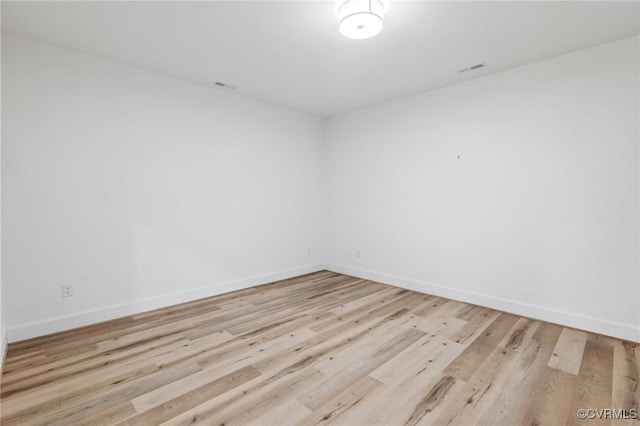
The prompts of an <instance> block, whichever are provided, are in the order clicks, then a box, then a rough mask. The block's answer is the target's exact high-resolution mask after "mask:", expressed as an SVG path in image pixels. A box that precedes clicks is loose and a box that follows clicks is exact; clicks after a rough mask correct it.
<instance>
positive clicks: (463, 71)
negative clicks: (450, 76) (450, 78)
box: [458, 62, 487, 73]
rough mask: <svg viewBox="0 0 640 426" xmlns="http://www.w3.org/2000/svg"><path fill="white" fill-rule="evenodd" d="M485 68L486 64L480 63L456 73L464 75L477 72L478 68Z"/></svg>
mask: <svg viewBox="0 0 640 426" xmlns="http://www.w3.org/2000/svg"><path fill="white" fill-rule="evenodd" d="M486 66H487V63H486V62H480V63H478V64H475V65H471V66H470V67H466V68H462V69H459V70H458V72H459V73H465V72H469V71H475V70H479V69H480V68H485V67H486Z"/></svg>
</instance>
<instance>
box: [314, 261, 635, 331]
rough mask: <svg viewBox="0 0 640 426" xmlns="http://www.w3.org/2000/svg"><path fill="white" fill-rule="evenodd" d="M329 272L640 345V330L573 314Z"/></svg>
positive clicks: (377, 276) (364, 274)
mask: <svg viewBox="0 0 640 426" xmlns="http://www.w3.org/2000/svg"><path fill="white" fill-rule="evenodd" d="M325 269H327V270H329V271H332V272H337V273H340V274H345V275H351V276H354V277H356V278H363V279H367V280H371V281H377V282H380V283H383V284H389V285H393V286H397V287H402V288H406V289H409V290H415V291H418V292H421V293H427V294H431V295H434V296H440V297H445V298H447V299H453V300H459V301H461V302H467V303H471V304H474V305H480V306H485V307H487V308H492V309H497V310H499V311H503V312H509V313H513V314H516V315H520V316H524V317H528V318H533V319H538V320H542V321H547V322H552V323H556V324H560V325H564V326H567V327H572V328H577V329H580V330H585V331H591V332H594V333H598V334H604V335H607V336H612V337H617V338H620V339H624V340H629V341H632V342H640V329H638V328H636V327H633V326H631V325H627V324H620V323H614V322H610V321H605V320H602V319H599V318H593V317H587V316H583V315H579V314H572V313H569V312H563V311H558V310H555V309H549V308H545V307H542V306H536V305H530V304H527V303H522V302H516V301H513V300H508V299H502V298H500V297H494V296H487V295H484V294H479V293H473V292H469V291H465V290H459V289H454V288H449V287H443V286H440V285H437V284H433V283H429V282H424V281H418V280H413V279H410V278H402V277H397V276H394V275H389V274H384V273H381V272H374V271H368V270H363V269H357V268H352V267H350V266H344V265H336V264H327V265H325Z"/></svg>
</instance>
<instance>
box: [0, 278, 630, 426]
mask: <svg viewBox="0 0 640 426" xmlns="http://www.w3.org/2000/svg"><path fill="white" fill-rule="evenodd" d="M639 382H640V348H639V347H638V345H636V344H633V343H630V342H625V341H621V340H616V339H612V338H608V337H604V336H598V335H594V334H590V333H586V332H583V331H578V330H574V329H569V328H563V327H561V326H558V325H553V324H548V323H544V322H540V321H535V320H532V319H528V318H521V317H518V316H515V315H510V314H506V313H501V312H497V311H494V310H491V309H487V308H482V307H479V306H473V305H468V304H465V303H460V302H455V301H452V300H446V299H442V298H438V297H434V296H428V295H424V294H420V293H416V292H412V291H408V290H403V289H399V288H395V287H391V286H386V285H382V284H379V283H374V282H370V281H365V280H361V279H356V278H352V277H348V276H344V275H339V274H336V273H332V272H327V271H323V272H318V273H314V274H310V275H305V276H302V277H297V278H293V279H289V280H284V281H280V282H276V283H272V284H268V285H264V286H260V287H254V288H250V289H246V290H241V291H237V292H234V293H228V294H224V295H220V296H215V297H211V298H207V299H202V300H198V301H194V302H191V303H185V304H182V305H177V306H173V307H170V308H165V309H160V310H156V311H152V312H147V313H144V314H140V315H134V316H130V317H126V318H121V319H117V320H114V321H109V322H105V323H101V324H96V325H93V326H89V327H84V328H79V329H75V330H71V331H67V332H63V333H58V334H54V335H50V336H44V337H41V338H36V339H31V340H27V341H23V342H17V343H13V344H11V345H10V346H9V351H8V355H7V359H6V363H5V369H4V374H3V376H2V386H1V392H0V393H1V395H0V412H1V414H0V419H1V422H2V425H18V424H19V425H25V424H28V425H45V424H46V425H83V424H92V425H93V424H104V425H116V424H117V425H160V424H162V425H186V424H194V423H201V424H207V425H225V426H231V425H274V426H275V425H287V424H300V425H373V424H381V425H472V424H482V425H520V424H522V425H564V424H570V425H574V424H584V425H601V424H625V425H626V424H629V425H638V424H640V421H638V420H629V419H627V420H615V419H612V417H614V416H612V415H610V416H609V419H606V420H598V419H594V420H590V419H585V420H582V419H580V418H579V417H578V416H577V415H576V413H577V410H578V409H580V408H587V409H588V408H591V409H615V410H619V409H624V410H627V411H626V414H627V416H630V415H631V414H632V413H633V412H634V410H635V412H639V411H640V402H639V399H640V390H639ZM616 413H617V415H618V416H620V415H621V414H624V413H622V412H614V414H616Z"/></svg>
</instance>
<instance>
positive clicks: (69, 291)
mask: <svg viewBox="0 0 640 426" xmlns="http://www.w3.org/2000/svg"><path fill="white" fill-rule="evenodd" d="M69 296H73V286H72V285H63V286H62V297H69Z"/></svg>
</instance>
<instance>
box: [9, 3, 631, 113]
mask: <svg viewBox="0 0 640 426" xmlns="http://www.w3.org/2000/svg"><path fill="white" fill-rule="evenodd" d="M639 11H640V3H638V2H635V1H633V2H613V1H604V2H593V1H585V2H557V1H556V2H486V1H479V2H459V1H450V2H415V1H414V2H402V1H394V0H391V1H390V6H389V10H388V13H387V16H386V21H385V28H384V29H383V30H382V32H381V33H380V34H379V35H378V36H376V37H374V38H371V39H367V40H350V39H346V38H344V37H342V36H341V35H340V34H339V33H338V30H337V22H336V15H335V11H334V5H333V3H332V2H327V1H321V2H309V1H304V2H269V1H256V2H238V1H229V2H220V1H215V2H164V1H161V2H155V1H147V2H53V1H45V2H6V1H3V2H2V30H3V31H7V32H9V33H13V34H17V35H21V36H25V37H29V38H32V39H36V40H41V41H46V42H49V43H52V44H57V45H61V46H66V47H69V48H72V49H75V50H78V51H81V52H85V53H88V54H91V55H95V56H100V57H104V58H108V59H112V60H115V61H118V62H122V63H126V64H130V65H133V66H137V67H140V68H144V69H147V70H152V71H156V72H160V73H163V74H167V75H171V76H175V77H178V78H181V79H183V80H187V81H191V82H194V83H197V84H201V85H204V86H209V87H212V84H213V83H214V82H215V81H221V82H225V83H228V84H232V85H236V86H238V88H237V90H236V91H235V92H236V93H237V94H239V95H242V96H247V97H252V98H256V99H261V100H264V101H268V102H272V103H275V104H279V105H283V106H287V107H290V108H295V109H300V110H304V111H308V112H312V113H315V114H319V115H322V116H329V115H333V114H337V113H340V112H344V111H348V110H351V109H355V108H358V107H362V106H365V105H370V104H374V103H379V102H383V101H386V100H390V99H394V98H398V97H401V96H405V95H410V94H414V93H417V92H421V91H425V90H429V89H433V88H437V87H441V86H446V85H449V84H452V83H455V82H458V81H461V80H466V79H470V78H475V77H478V76H481V75H485V74H488V73H495V72H498V71H501V70H505V69H508V68H513V67H517V66H520V65H523V64H526V63H530V62H534V61H538V60H540V59H543V58H547V57H551V56H556V55H560V54H564V53H567V52H571V51H574V50H579V49H583V48H586V47H590V46H595V45H597V44H601V43H606V42H609V41H613V40H616V39H620V38H623V37H628V36H631V35H634V34H638V33H639V32H640V12H639ZM480 61H484V62H486V63H488V64H489V67H487V68H486V69H484V70H478V71H474V72H469V73H466V74H459V73H457V70H458V69H460V68H463V67H466V66H469V65H472V64H475V63H478V62H480ZM212 90H221V89H213V88H212Z"/></svg>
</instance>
